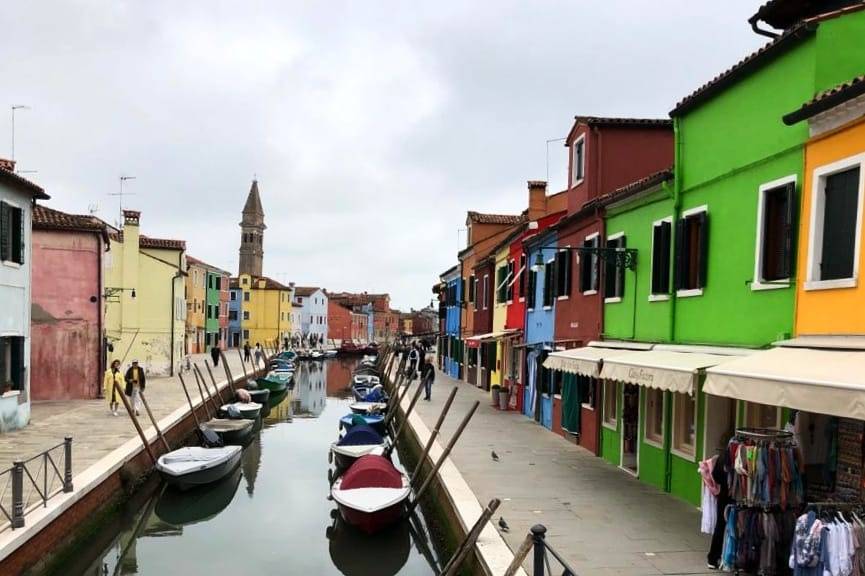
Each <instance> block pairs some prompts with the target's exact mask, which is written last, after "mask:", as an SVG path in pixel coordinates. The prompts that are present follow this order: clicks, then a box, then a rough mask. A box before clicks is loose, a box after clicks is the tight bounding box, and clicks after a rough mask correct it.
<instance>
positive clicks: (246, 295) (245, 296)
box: [243, 292, 249, 302]
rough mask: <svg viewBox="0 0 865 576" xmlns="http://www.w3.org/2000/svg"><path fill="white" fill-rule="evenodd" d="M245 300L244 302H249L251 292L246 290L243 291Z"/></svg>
mask: <svg viewBox="0 0 865 576" xmlns="http://www.w3.org/2000/svg"><path fill="white" fill-rule="evenodd" d="M243 301H244V302H249V292H244V293H243Z"/></svg>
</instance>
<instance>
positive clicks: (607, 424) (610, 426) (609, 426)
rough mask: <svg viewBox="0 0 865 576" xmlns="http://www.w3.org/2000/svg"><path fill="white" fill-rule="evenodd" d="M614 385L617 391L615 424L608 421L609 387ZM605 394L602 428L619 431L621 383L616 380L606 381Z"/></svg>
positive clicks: (602, 405)
mask: <svg viewBox="0 0 865 576" xmlns="http://www.w3.org/2000/svg"><path fill="white" fill-rule="evenodd" d="M608 384H609V385H612V386H613V388H614V389H615V397H616V414H615V416H614V417H613V422H609V421H608V420H607V385H608ZM603 393H604V397H603V399H602V400H601V402H602V404H601V426H603V427H604V428H607V429H608V430H618V429H619V383H618V382H617V381H615V380H604V383H603Z"/></svg>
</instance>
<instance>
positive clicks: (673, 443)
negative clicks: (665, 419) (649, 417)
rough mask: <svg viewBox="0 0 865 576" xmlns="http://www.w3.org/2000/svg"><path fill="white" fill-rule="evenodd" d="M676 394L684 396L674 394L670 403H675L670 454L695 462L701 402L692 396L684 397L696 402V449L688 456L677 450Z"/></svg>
mask: <svg viewBox="0 0 865 576" xmlns="http://www.w3.org/2000/svg"><path fill="white" fill-rule="evenodd" d="M676 394H682V393H681V392H673V393H672V394H671V395H670V402H672V403H673V410H672V420H673V422H672V424H673V425H672V426H671V427H670V452H671V453H672V454H675V455H676V456H678V457H679V458H683V459H685V460H688V461H690V462H695V461H696V458H697V436H698V434H699V430H697V423H698V422H699V419H698V418H697V415H698V414H699V412H700V402H699V399H698V398H697V397H696V396H692V395H690V394H683V395H684V396H688V397H690V398H693V400H694V448H693V449H694V453H693V454H688V453H687V452H682V451H681V450H679V449H678V448H676V436H677V435H678V434H677V428H678V426H677V424H678V421H677V419H676V412H677V411H676V396H675V395H676Z"/></svg>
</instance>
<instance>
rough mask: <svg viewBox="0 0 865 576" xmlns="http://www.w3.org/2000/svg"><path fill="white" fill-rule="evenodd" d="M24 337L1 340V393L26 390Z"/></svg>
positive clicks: (9, 337) (7, 337)
mask: <svg viewBox="0 0 865 576" xmlns="http://www.w3.org/2000/svg"><path fill="white" fill-rule="evenodd" d="M24 378H25V374H24V337H23V336H6V337H3V338H0V393H3V392H6V391H9V390H23V389H24Z"/></svg>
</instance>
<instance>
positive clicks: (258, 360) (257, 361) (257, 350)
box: [255, 342, 264, 368]
mask: <svg viewBox="0 0 865 576" xmlns="http://www.w3.org/2000/svg"><path fill="white" fill-rule="evenodd" d="M263 354H264V351H263V350H262V349H261V342H256V343H255V366H256V368H257V367H258V365H259V364H261V357H262V355H263Z"/></svg>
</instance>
